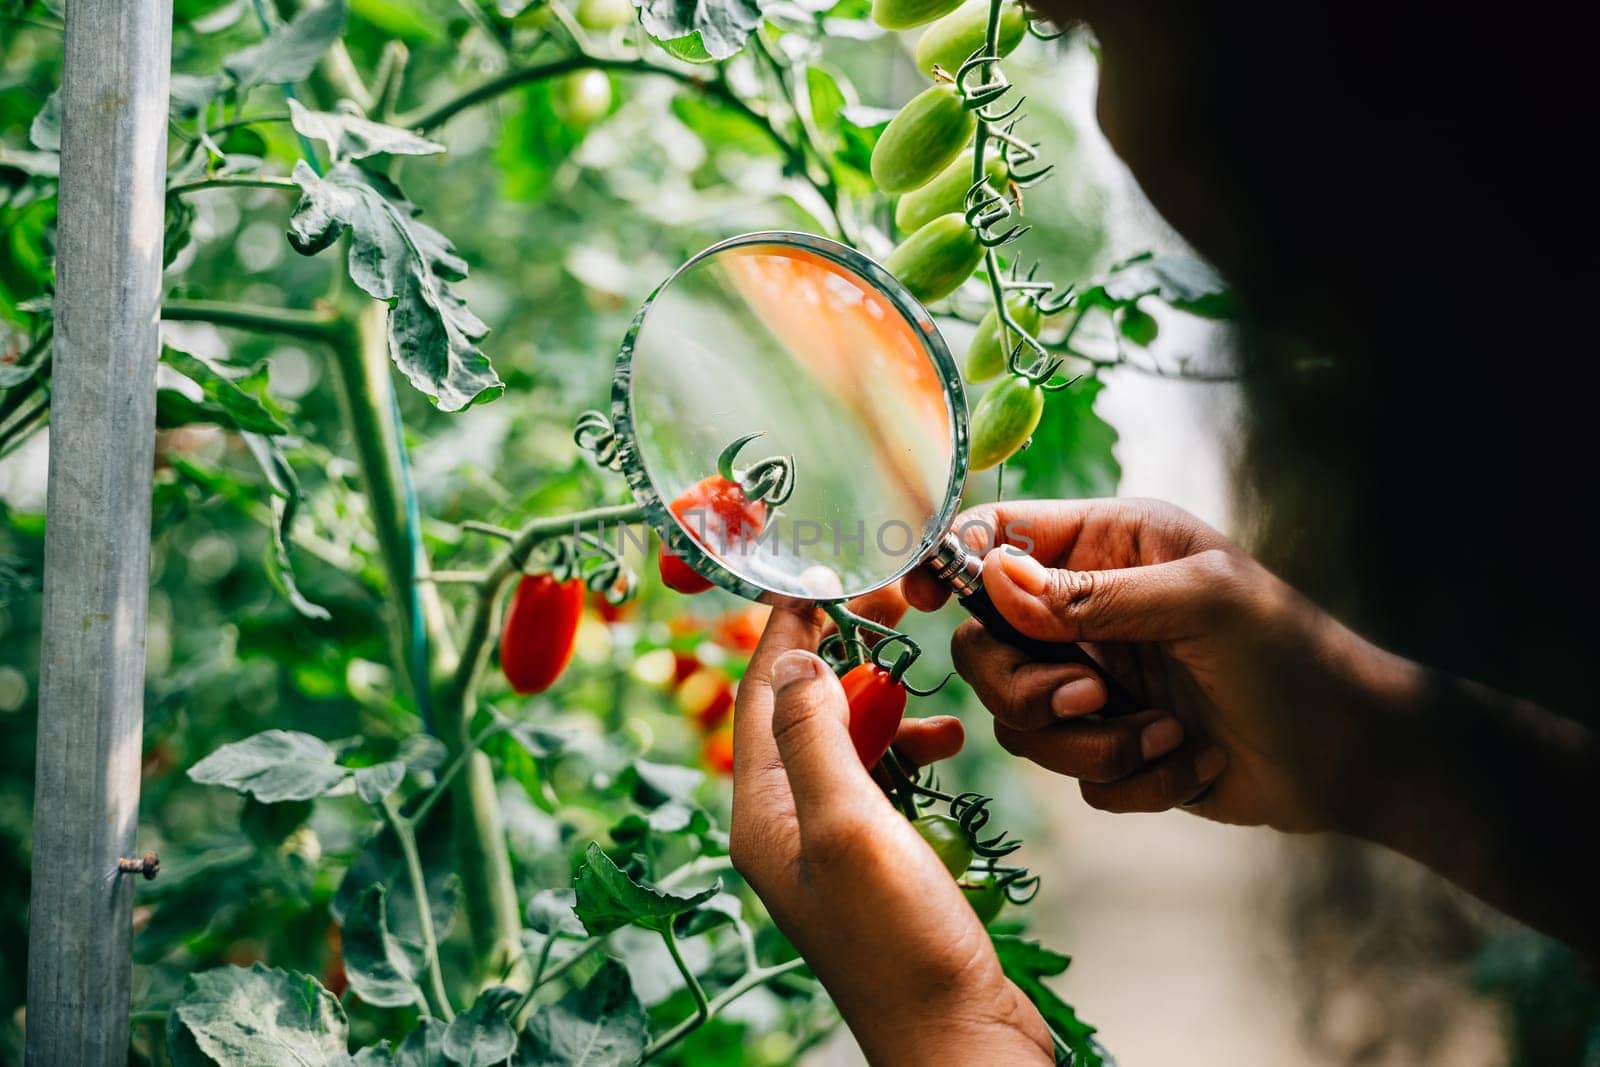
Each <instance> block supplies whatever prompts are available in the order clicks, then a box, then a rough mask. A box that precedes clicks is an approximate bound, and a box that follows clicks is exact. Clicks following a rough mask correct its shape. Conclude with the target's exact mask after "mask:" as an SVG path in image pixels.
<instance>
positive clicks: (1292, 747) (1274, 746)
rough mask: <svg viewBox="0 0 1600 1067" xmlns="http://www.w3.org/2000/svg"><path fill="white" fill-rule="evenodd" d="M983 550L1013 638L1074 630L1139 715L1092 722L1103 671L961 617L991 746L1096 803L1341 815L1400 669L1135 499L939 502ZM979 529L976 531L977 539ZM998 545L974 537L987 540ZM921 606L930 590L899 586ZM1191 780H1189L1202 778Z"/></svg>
mask: <svg viewBox="0 0 1600 1067" xmlns="http://www.w3.org/2000/svg"><path fill="white" fill-rule="evenodd" d="M956 529H958V530H962V531H964V536H966V538H967V540H968V543H969V544H970V545H972V546H973V547H974V548H979V549H983V548H992V550H991V551H989V552H988V555H987V556H986V558H985V560H984V566H983V582H984V588H985V589H986V590H987V591H988V593H989V596H990V598H991V599H992V600H993V601H994V604H995V607H996V608H998V609H999V611H1000V613H1001V614H1002V615H1004V616H1005V618H1006V619H1007V620H1008V621H1010V622H1011V624H1012V625H1013V626H1015V627H1016V628H1017V629H1018V630H1019V631H1021V632H1022V633H1023V634H1026V635H1027V636H1029V637H1033V638H1036V639H1039V640H1045V641H1052V642H1068V641H1070V642H1086V643H1087V647H1088V648H1089V649H1090V651H1091V653H1092V654H1093V655H1094V656H1096V658H1098V659H1099V660H1100V661H1101V662H1102V663H1103V664H1104V665H1105V667H1106V668H1107V670H1108V672H1109V673H1110V674H1111V675H1112V676H1113V677H1114V678H1116V679H1117V680H1118V681H1119V682H1121V683H1123V684H1124V685H1125V686H1126V687H1127V688H1128V689H1129V690H1130V691H1131V692H1132V693H1133V694H1134V695H1135V696H1136V698H1137V699H1138V700H1139V702H1140V704H1141V706H1142V708H1143V709H1145V710H1140V711H1138V712H1136V713H1133V714H1130V715H1125V716H1119V717H1114V718H1105V719H1101V718H1099V717H1097V716H1093V714H1092V713H1094V712H1097V711H1099V710H1100V709H1101V708H1102V707H1103V706H1104V704H1105V701H1106V690H1105V684H1104V683H1103V682H1102V681H1101V680H1100V679H1099V678H1098V677H1097V676H1096V675H1095V673H1094V672H1093V671H1092V670H1090V669H1088V668H1086V667H1083V666H1080V665H1073V664H1056V663H1040V662H1036V661H1033V660H1031V659H1030V658H1029V657H1028V656H1027V655H1026V654H1025V653H1023V652H1021V651H1020V650H1018V649H1016V648H1013V647H1012V646H1010V645H1007V644H1004V643H1002V642H1000V641H999V640H997V639H995V638H994V637H992V636H990V634H989V633H988V631H986V630H985V629H984V628H983V627H982V626H981V625H980V624H979V623H977V622H976V621H968V622H966V623H964V624H962V626H961V627H960V628H959V629H958V630H957V631H956V634H955V637H954V638H953V639H952V652H953V655H954V659H955V665H956V669H957V671H958V672H960V674H961V676H962V677H963V678H964V679H966V680H967V681H968V682H969V683H970V684H971V685H972V687H973V689H974V690H975V691H976V693H977V695H978V698H979V699H980V700H981V701H982V702H983V703H984V705H985V706H986V707H987V708H988V709H989V710H990V711H991V712H992V713H993V714H994V716H995V736H996V738H997V739H998V740H999V741H1000V743H1001V745H1002V746H1003V747H1005V748H1006V749H1007V750H1008V751H1010V752H1012V753H1014V754H1016V755H1020V756H1025V757H1027V758H1028V759H1031V760H1033V761H1034V762H1035V763H1038V764H1039V765H1041V766H1043V767H1046V768H1049V769H1050V770H1054V771H1058V772H1060V773H1062V774H1066V775H1070V776H1072V777H1075V778H1078V779H1079V780H1080V783H1081V788H1082V791H1083V796H1084V799H1085V800H1086V801H1088V802H1089V803H1090V804H1091V805H1093V806H1094V807H1097V808H1102V809H1105V810H1107V811H1121V812H1127V811H1162V810H1165V809H1167V808H1170V807H1172V806H1174V805H1180V804H1185V803H1187V802H1190V801H1193V800H1195V798H1197V797H1199V799H1198V801H1196V802H1195V803H1194V806H1193V807H1192V808H1190V810H1192V811H1194V812H1196V813H1198V814H1201V815H1205V816H1207V817H1209V818H1213V819H1217V820H1219V821H1223V822H1233V823H1252V824H1254V823H1260V824H1266V825H1270V826H1275V827H1278V828H1279V829H1284V830H1316V829H1349V828H1353V827H1355V826H1359V825H1362V824H1363V819H1362V817H1361V815H1360V814H1359V813H1358V812H1357V811H1356V810H1355V808H1356V806H1358V805H1359V804H1360V803H1361V796H1362V792H1361V789H1360V787H1359V782H1358V781H1357V779H1358V778H1359V777H1360V772H1359V771H1358V769H1360V768H1365V767H1367V766H1368V765H1369V764H1368V763H1366V762H1364V761H1363V760H1361V759H1358V758H1357V754H1358V752H1361V751H1363V749H1364V748H1365V747H1367V746H1368V744H1369V739H1370V738H1372V737H1377V736H1382V734H1381V732H1380V731H1379V722H1380V720H1381V719H1383V718H1384V716H1383V715H1382V714H1380V709H1384V708H1392V707H1396V706H1399V705H1401V704H1403V703H1404V700H1405V697H1404V696H1403V694H1405V693H1406V692H1407V691H1408V690H1410V689H1413V688H1414V687H1415V684H1416V683H1415V674H1416V670H1415V667H1414V666H1413V665H1412V664H1410V663H1407V662H1406V661H1404V660H1402V659H1399V658H1398V657H1395V656H1391V655H1389V654H1388V653H1385V652H1383V651H1381V650H1380V649H1377V648H1375V647H1373V646H1372V645H1370V644H1368V643H1367V642H1366V641H1363V640H1362V639H1361V638H1359V637H1357V636H1356V635H1355V634H1353V633H1351V632H1350V631H1349V630H1348V629H1346V628H1345V627H1343V626H1342V625H1340V624H1339V623H1338V622H1336V621H1335V620H1334V619H1333V618H1332V617H1330V616H1328V615H1327V614H1326V613H1324V612H1322V611H1321V610H1319V609H1318V608H1316V607H1314V606H1313V605H1312V604H1310V603H1309V602H1308V601H1306V600H1305V599H1304V598H1302V597H1300V596H1299V595H1298V594H1296V593H1295V592H1294V591H1293V590H1292V589H1290V588H1289V587H1288V586H1287V585H1285V584H1284V583H1283V582H1281V581H1279V580H1278V579H1277V578H1275V577H1274V576H1273V575H1272V574H1271V573H1270V572H1268V571H1267V570H1266V569H1265V568H1264V567H1262V566H1261V565H1260V564H1259V563H1257V562H1255V561H1254V560H1253V559H1251V558H1250V557H1249V556H1248V555H1246V554H1245V553H1244V552H1243V551H1242V550H1240V549H1239V548H1238V547H1237V546H1235V545H1234V544H1232V543H1231V542H1230V541H1229V540H1228V539H1227V538H1225V537H1223V536H1222V535H1221V534H1220V533H1218V532H1217V531H1215V530H1213V529H1211V528H1210V527H1209V526H1207V525H1205V524H1204V523H1202V522H1201V521H1199V520H1198V519H1196V518H1195V517H1194V516H1192V515H1190V514H1188V513H1187V512H1184V511H1182V510H1180V509H1178V508H1175V507H1172V506H1170V505H1166V504H1161V503H1157V502H1149V501H1130V500H1105V501H1087V502H1065V501H1038V502H1017V503H1004V504H998V505H989V506H986V507H981V508H976V509H973V510H972V511H969V512H967V513H965V514H964V515H962V516H961V517H959V518H958V519H957V521H956ZM985 539H987V542H986V543H985ZM997 545H998V546H1011V547H994V546H997ZM904 592H905V596H906V599H907V600H908V601H909V602H910V603H911V604H912V605H913V606H916V607H919V608H921V609H923V610H932V609H933V608H936V607H938V606H939V604H941V603H942V602H943V601H944V599H945V597H946V596H948V591H947V590H945V589H944V588H943V587H942V586H941V585H940V584H939V583H938V582H936V581H935V580H934V579H933V578H932V577H931V576H930V575H928V574H925V573H915V574H913V575H911V576H910V577H908V578H907V579H906V581H905V584H904ZM1208 787H1209V791H1207V790H1208Z"/></svg>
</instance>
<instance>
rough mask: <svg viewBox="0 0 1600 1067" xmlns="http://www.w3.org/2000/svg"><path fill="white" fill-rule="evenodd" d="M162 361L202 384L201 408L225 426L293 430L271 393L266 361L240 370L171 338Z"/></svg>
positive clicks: (271, 433)
mask: <svg viewBox="0 0 1600 1067" xmlns="http://www.w3.org/2000/svg"><path fill="white" fill-rule="evenodd" d="M161 362H163V363H165V364H166V365H167V366H169V367H171V368H172V369H173V370H175V371H177V372H178V373H179V374H182V375H183V376H184V377H186V378H188V379H189V380H190V381H192V382H194V383H195V384H196V385H198V386H199V387H200V391H201V393H202V394H203V395H204V397H205V401H206V402H205V404H204V405H203V406H202V407H201V410H202V411H207V412H213V413H215V416H216V419H215V421H217V422H219V423H220V424H221V425H223V426H231V427H233V428H234V429H238V430H247V431H249V432H251V433H259V434H266V435H268V436H279V435H282V434H286V433H288V432H289V428H288V427H287V426H285V425H284V424H283V423H282V421H280V419H281V417H282V416H283V411H282V409H280V408H279V407H278V405H277V403H276V402H275V401H274V400H273V399H272V396H271V394H270V393H268V392H267V364H266V361H265V360H262V361H261V362H260V363H258V364H256V366H255V367H254V368H253V369H251V370H249V371H245V372H243V373H239V372H236V371H234V370H233V368H230V367H224V366H223V365H222V364H220V363H218V362H216V361H215V360H212V359H209V358H207V357H205V356H202V355H200V354H199V353H197V352H188V351H185V350H184V349H181V348H179V347H177V346H176V345H174V344H173V343H172V342H171V341H168V342H166V343H165V345H164V346H163V347H162V350H161Z"/></svg>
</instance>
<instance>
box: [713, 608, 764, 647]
mask: <svg viewBox="0 0 1600 1067" xmlns="http://www.w3.org/2000/svg"><path fill="white" fill-rule="evenodd" d="M771 614H772V609H771V608H770V607H768V606H767V605H765V604H751V605H750V606H749V607H746V608H742V609H740V610H738V611H730V612H728V613H727V614H726V615H724V616H722V618H720V619H718V620H717V625H716V631H715V632H716V638H717V644H719V645H721V646H722V647H723V648H726V649H731V650H732V651H734V652H754V651H755V649H756V645H757V644H759V643H760V641H761V631H763V630H765V629H766V628H767V616H768V615H771Z"/></svg>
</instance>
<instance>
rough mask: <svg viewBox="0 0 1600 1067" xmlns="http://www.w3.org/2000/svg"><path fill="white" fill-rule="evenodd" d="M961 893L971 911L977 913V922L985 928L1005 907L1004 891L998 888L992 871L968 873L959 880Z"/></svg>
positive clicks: (998, 883) (998, 885)
mask: <svg viewBox="0 0 1600 1067" xmlns="http://www.w3.org/2000/svg"><path fill="white" fill-rule="evenodd" d="M961 892H962V893H963V894H964V895H965V896H966V898H967V903H968V904H971V905H972V910H973V911H975V912H977V913H978V921H979V922H981V923H983V924H984V925H985V926H987V925H989V923H990V922H992V921H993V920H994V917H995V916H996V915H999V914H1000V909H1001V908H1003V907H1005V903H1006V891H1005V890H1004V889H1002V888H1001V887H1000V882H999V880H998V879H996V878H995V876H994V872H993V871H984V870H978V871H969V872H968V873H967V875H966V877H964V878H962V879H961Z"/></svg>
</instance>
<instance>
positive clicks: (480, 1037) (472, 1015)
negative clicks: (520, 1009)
mask: <svg viewBox="0 0 1600 1067" xmlns="http://www.w3.org/2000/svg"><path fill="white" fill-rule="evenodd" d="M517 999H519V997H518V994H517V993H516V991H515V990H512V989H508V988H507V987H505V986H490V987H489V988H488V989H485V990H484V991H483V992H482V993H480V994H478V999H477V1001H476V1002H475V1003H474V1004H473V1005H472V1007H470V1008H468V1009H467V1010H466V1011H464V1012H462V1013H461V1014H460V1015H457V1016H456V1017H455V1018H454V1019H452V1020H451V1021H450V1025H449V1027H447V1028H446V1029H445V1032H444V1058H445V1059H447V1060H449V1061H450V1062H451V1063H456V1064H460V1067H489V1065H490V1064H495V1063H504V1062H505V1061H506V1060H508V1059H510V1058H511V1054H512V1053H513V1052H515V1051H516V1050H517V1032H516V1030H514V1029H512V1026H511V1022H510V1020H508V1019H507V1018H506V1015H505V1012H504V1011H503V1010H502V1009H503V1007H504V1005H505V1004H506V1003H507V1002H508V1001H514V1000H517Z"/></svg>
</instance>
